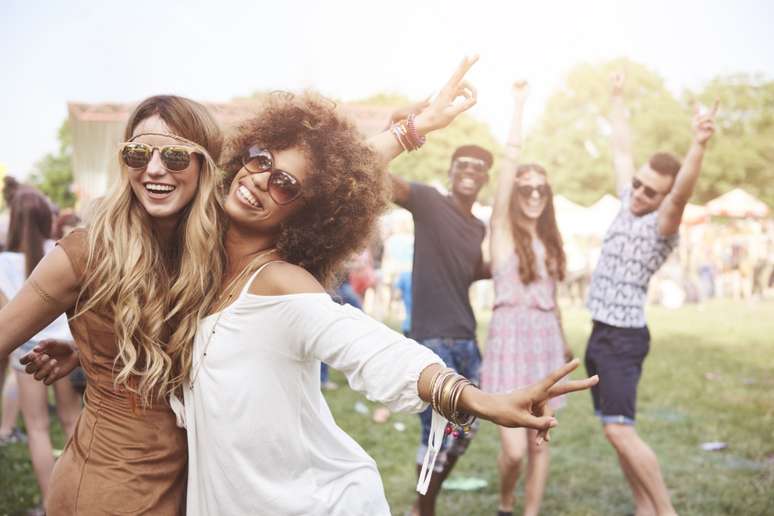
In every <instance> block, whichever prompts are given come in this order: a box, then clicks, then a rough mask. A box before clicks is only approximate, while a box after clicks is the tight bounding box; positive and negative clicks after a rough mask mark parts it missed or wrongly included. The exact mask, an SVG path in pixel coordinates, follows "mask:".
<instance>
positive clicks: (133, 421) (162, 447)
mask: <svg viewBox="0 0 774 516" xmlns="http://www.w3.org/2000/svg"><path fill="white" fill-rule="evenodd" d="M58 244H59V246H60V247H61V248H62V249H63V250H64V251H65V253H67V256H68V257H69V258H70V262H71V264H72V266H73V269H74V270H75V273H76V274H77V275H78V277H79V278H80V279H81V280H82V279H83V276H84V268H85V266H86V259H87V257H88V251H87V247H86V232H85V231H84V230H75V231H73V232H72V233H70V235H68V236H67V237H65V238H63V239H62V240H60V241H59V243H58ZM68 315H72V314H68ZM70 330H71V331H72V334H73V337H74V338H75V343H76V345H77V346H78V351H79V353H80V360H81V366H82V367H83V370H84V372H85V374H86V379H87V383H86V393H85V396H84V408H83V411H82V412H81V415H80V417H79V418H78V423H77V424H76V427H75V432H74V433H73V436H72V438H71V439H70V440H69V441H68V443H67V446H66V447H65V449H64V452H63V453H62V456H61V457H60V458H59V460H57V461H56V465H55V467H54V472H53V475H52V477H51V485H50V488H49V494H48V497H47V500H46V511H47V514H48V515H49V516H60V515H71V514H77V515H79V516H80V515H84V516H85V515H107V514H153V515H162V516H163V515H177V514H181V513H183V512H184V511H185V488H186V463H187V448H186V436H185V431H184V430H183V429H181V428H179V427H177V425H176V424H175V416H174V414H173V413H172V411H171V410H170V408H169V406H168V405H167V404H166V403H165V404H157V405H155V406H152V407H150V408H142V407H141V406H140V404H139V403H137V402H136V401H135V400H134V399H133V398H132V396H131V395H130V393H129V392H127V391H126V390H124V389H122V388H120V387H114V386H113V360H114V359H115V357H116V354H117V348H116V343H115V334H114V333H113V329H112V324H111V321H109V320H106V319H105V318H104V317H101V316H100V315H99V314H96V313H94V312H87V313H84V314H83V315H81V316H80V317H78V318H76V319H73V320H71V321H70Z"/></svg>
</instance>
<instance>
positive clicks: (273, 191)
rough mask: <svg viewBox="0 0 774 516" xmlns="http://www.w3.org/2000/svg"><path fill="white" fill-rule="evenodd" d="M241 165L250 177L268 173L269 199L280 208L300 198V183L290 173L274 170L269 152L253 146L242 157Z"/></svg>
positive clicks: (272, 159) (272, 157)
mask: <svg viewBox="0 0 774 516" xmlns="http://www.w3.org/2000/svg"><path fill="white" fill-rule="evenodd" d="M242 165H243V166H244V167H245V170H247V171H248V172H249V173H250V174H251V175H252V174H262V173H264V172H268V173H269V182H268V183H267V185H268V186H267V187H266V188H267V191H268V192H269V197H271V198H272V200H273V201H274V202H276V203H277V204H279V205H280V206H282V205H284V204H289V203H291V202H293V201H295V200H296V199H298V198H299V197H301V193H302V189H301V182H300V181H299V180H298V179H296V178H295V177H294V176H293V174H291V173H290V172H285V171H284V170H280V169H277V168H274V156H273V155H272V153H271V152H270V151H269V150H267V149H263V148H261V147H259V146H257V145H253V146H252V147H250V148H249V149H247V152H245V154H244V156H242ZM253 184H255V181H253ZM257 186H258V185H256V187H257Z"/></svg>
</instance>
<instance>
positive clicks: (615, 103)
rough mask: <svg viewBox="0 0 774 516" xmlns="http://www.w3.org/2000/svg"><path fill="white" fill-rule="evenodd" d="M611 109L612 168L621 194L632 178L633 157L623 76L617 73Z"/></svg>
mask: <svg viewBox="0 0 774 516" xmlns="http://www.w3.org/2000/svg"><path fill="white" fill-rule="evenodd" d="M611 83H612V99H611V103H612V107H611V112H610V123H611V125H612V126H613V133H612V136H611V145H612V150H613V168H614V169H615V179H616V191H617V192H619V193H620V192H622V191H623V189H624V188H626V186H627V185H628V184H629V183H630V182H631V180H632V177H634V172H635V170H634V156H633V154H632V139H631V130H630V129H629V122H628V120H627V116H626V106H625V105H624V100H623V85H624V74H623V73H621V72H619V73H616V74H613V76H612V77H611Z"/></svg>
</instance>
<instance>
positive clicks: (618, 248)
mask: <svg viewBox="0 0 774 516" xmlns="http://www.w3.org/2000/svg"><path fill="white" fill-rule="evenodd" d="M631 193H632V192H631V189H630V188H627V189H626V190H624V191H623V192H622V194H621V200H622V202H621V211H620V212H619V213H618V215H617V216H616V218H615V220H613V223H612V224H611V225H610V228H609V229H608V230H607V234H606V235H605V240H604V241H603V243H602V252H601V254H600V257H599V262H598V263H597V267H596V269H594V274H593V275H592V277H591V286H590V288H589V297H588V301H587V303H586V304H587V306H588V308H589V310H591V317H592V319H594V320H595V321H599V322H603V323H605V324H609V325H611V326H618V327H621V328H641V327H643V326H645V325H646V322H645V301H646V298H647V294H648V283H650V278H651V277H652V276H653V274H654V273H655V272H656V271H657V270H658V269H659V268H660V267H661V265H663V263H664V262H665V261H666V259H667V257H668V256H669V254H670V253H671V252H672V250H673V249H674V248H675V247H676V246H677V242H678V239H679V237H678V235H677V234H675V235H672V236H668V237H664V236H661V235H660V234H659V232H658V212H653V213H649V214H647V215H643V216H637V215H634V214H633V213H632V212H631V209H630V208H629V207H630V204H631Z"/></svg>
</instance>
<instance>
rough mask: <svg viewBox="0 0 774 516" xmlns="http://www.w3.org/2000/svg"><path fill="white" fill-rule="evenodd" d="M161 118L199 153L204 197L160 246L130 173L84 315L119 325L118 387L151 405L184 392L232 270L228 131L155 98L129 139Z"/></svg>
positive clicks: (89, 284) (101, 245)
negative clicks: (225, 185) (197, 346)
mask: <svg viewBox="0 0 774 516" xmlns="http://www.w3.org/2000/svg"><path fill="white" fill-rule="evenodd" d="M153 115H158V116H159V117H160V118H161V119H162V120H164V122H165V123H166V124H167V126H169V128H170V130H171V131H172V132H174V133H175V134H176V135H178V136H182V137H184V138H185V139H187V140H190V141H191V142H194V143H196V144H197V145H198V146H199V147H200V148H199V149H198V150H199V151H200V152H201V154H202V156H203V159H202V160H201V171H200V173H199V182H198V188H197V191H196V193H195V194H194V198H193V200H192V201H191V202H190V203H189V204H188V205H187V206H186V207H185V208H184V209H183V212H182V214H181V216H180V220H179V221H178V224H177V228H176V230H175V232H174V237H173V238H172V239H171V240H165V241H161V240H160V239H159V238H158V236H157V234H156V232H155V231H154V227H153V220H152V217H150V216H149V215H148V213H147V212H146V211H145V209H144V208H143V207H142V205H141V204H140V202H139V201H138V200H137V198H136V197H135V195H134V193H133V191H132V188H131V185H130V184H129V179H128V176H127V174H122V175H121V178H120V179H119V181H118V183H117V184H116V185H115V187H114V188H113V189H112V191H111V192H110V193H109V194H108V195H107V196H106V197H105V198H104V199H102V201H101V202H100V204H99V206H98V207H97V208H96V210H95V213H94V217H93V220H92V222H91V224H90V226H89V228H88V251H89V253H88V262H87V266H86V271H87V276H86V278H85V281H84V284H83V287H82V290H81V297H80V298H79V299H80V300H81V302H82V304H79V307H78V310H77V313H78V314H82V313H84V312H85V311H89V310H93V311H96V312H97V313H98V314H100V316H102V317H104V318H106V319H107V320H111V319H112V325H113V330H114V332H115V338H116V347H117V349H118V354H117V356H116V359H115V363H114V366H115V369H117V370H118V372H117V374H116V375H115V376H114V383H115V384H116V385H121V386H123V387H124V388H126V389H127V390H129V391H130V392H132V393H134V394H135V395H137V396H138V397H139V398H140V399H141V401H142V403H143V405H148V404H149V403H151V402H152V401H155V400H159V399H161V398H163V397H166V396H167V395H168V394H170V393H172V392H174V391H176V390H177V389H179V388H180V386H181V385H182V383H183V380H184V377H185V375H186V374H187V372H188V371H189V370H190V367H191V354H192V348H193V345H192V344H193V339H194V335H195V334H196V328H197V324H198V322H199V319H200V318H202V317H204V316H205V315H206V312H207V309H208V307H209V306H210V304H211V303H212V301H213V298H214V297H215V296H216V295H217V292H218V287H219V284H220V281H221V278H222V274H223V263H224V256H223V251H222V246H221V236H222V234H221V231H222V230H221V228H222V221H223V206H222V195H221V192H220V185H221V181H222V177H221V173H220V171H219V168H218V167H217V165H216V163H217V161H218V160H219V159H220V153H221V150H222V147H223V138H222V134H221V131H220V128H219V127H218V124H217V123H216V121H215V120H214V118H213V117H212V115H211V114H210V113H209V112H208V111H207V109H206V108H205V107H204V106H202V105H201V104H198V103H196V102H194V101H191V100H189V99H185V98H182V97H176V96H168V95H163V96H155V97H150V98H148V99H146V100H144V101H143V102H142V103H140V105H139V106H137V108H136V109H135V110H134V112H133V113H132V114H131V116H130V117H129V121H128V122H127V125H126V130H125V137H126V140H129V139H130V138H131V137H132V133H133V132H134V129H135V127H136V126H137V125H138V124H139V123H140V122H141V121H142V120H145V119H147V118H148V117H150V116H153ZM122 170H125V169H124V165H123V164H122Z"/></svg>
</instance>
